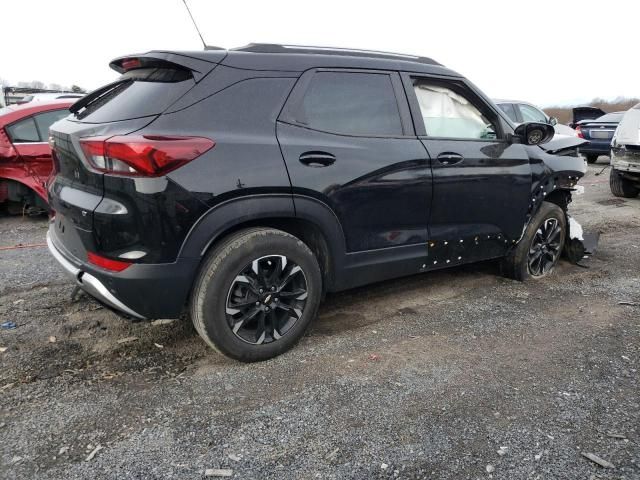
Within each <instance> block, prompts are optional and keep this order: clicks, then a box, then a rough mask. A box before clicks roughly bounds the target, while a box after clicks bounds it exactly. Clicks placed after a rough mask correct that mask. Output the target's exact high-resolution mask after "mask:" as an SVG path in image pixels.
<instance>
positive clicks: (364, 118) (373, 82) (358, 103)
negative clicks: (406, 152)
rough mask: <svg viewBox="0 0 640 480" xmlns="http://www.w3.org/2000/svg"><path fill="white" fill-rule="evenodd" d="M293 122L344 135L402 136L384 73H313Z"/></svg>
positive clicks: (389, 80) (391, 91)
mask: <svg viewBox="0 0 640 480" xmlns="http://www.w3.org/2000/svg"><path fill="white" fill-rule="evenodd" d="M296 121H297V122H298V123H302V124H304V125H306V126H308V127H309V128H312V129H315V130H322V131H325V132H332V133H339V134H344V135H364V136H399V135H402V123H401V121H400V112H399V111H398V104H397V102H396V97H395V94H394V90H393V84H392V83H391V77H390V76H389V75H387V74H383V73H381V74H378V73H354V72H318V73H316V74H315V75H314V76H313V78H312V80H311V82H310V84H309V86H308V88H307V90H306V92H305V95H304V98H303V100H302V102H301V105H300V108H299V110H298V112H297V114H296Z"/></svg>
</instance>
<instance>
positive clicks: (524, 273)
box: [502, 202, 567, 280]
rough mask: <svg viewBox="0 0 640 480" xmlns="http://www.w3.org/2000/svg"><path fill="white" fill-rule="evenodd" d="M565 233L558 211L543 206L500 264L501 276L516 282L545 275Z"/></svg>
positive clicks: (555, 259)
mask: <svg viewBox="0 0 640 480" xmlns="http://www.w3.org/2000/svg"><path fill="white" fill-rule="evenodd" d="M566 231H567V221H566V216H565V214H564V211H563V210H562V208H560V207H559V206H558V205H556V204H554V203H550V202H543V203H542V205H541V206H540V210H538V213H536V215H535V216H534V217H533V218H532V219H531V222H529V225H528V226H527V228H526V230H525V233H524V235H523V237H522V239H521V240H520V242H519V243H518V245H517V246H516V247H515V248H514V249H513V250H512V251H511V252H510V253H509V255H507V257H505V258H504V259H503V261H502V272H503V273H504V275H506V276H507V277H510V278H514V279H516V280H526V279H528V278H542V277H546V276H547V275H549V274H550V273H551V272H552V271H553V269H554V267H555V266H556V264H557V263H558V259H559V258H560V254H561V253H562V246H563V245H564V240H565V236H566Z"/></svg>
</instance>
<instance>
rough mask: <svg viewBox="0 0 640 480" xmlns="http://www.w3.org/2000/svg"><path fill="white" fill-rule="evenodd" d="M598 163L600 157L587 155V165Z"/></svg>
mask: <svg viewBox="0 0 640 480" xmlns="http://www.w3.org/2000/svg"><path fill="white" fill-rule="evenodd" d="M597 161H598V155H587V163H588V164H592V163H596V162H597Z"/></svg>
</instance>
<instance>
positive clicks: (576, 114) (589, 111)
mask: <svg viewBox="0 0 640 480" xmlns="http://www.w3.org/2000/svg"><path fill="white" fill-rule="evenodd" d="M606 113H607V112H605V111H604V110H602V109H601V108H597V107H575V108H574V109H573V124H574V125H575V124H576V123H578V122H580V121H582V120H594V119H596V118H598V117H601V116H602V115H604V114H606Z"/></svg>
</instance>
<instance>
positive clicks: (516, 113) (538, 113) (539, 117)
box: [493, 99, 578, 137]
mask: <svg viewBox="0 0 640 480" xmlns="http://www.w3.org/2000/svg"><path fill="white" fill-rule="evenodd" d="M493 103H495V104H496V105H497V106H498V107H500V109H501V110H502V111H503V112H504V113H506V114H507V116H508V117H509V118H510V119H511V121H512V122H513V123H515V124H516V125H519V124H521V123H524V122H542V123H548V124H549V125H553V129H554V130H555V131H556V135H555V136H556V137H558V136H567V137H576V136H577V135H578V134H577V133H576V131H575V130H574V129H573V128H571V127H568V126H567V125H563V124H561V123H558V119H557V118H555V117H550V116H548V115H547V114H546V113H544V112H543V111H542V110H541V109H539V108H538V107H536V106H535V105H532V104H530V103H528V102H523V101H520V100H500V99H494V100H493Z"/></svg>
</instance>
